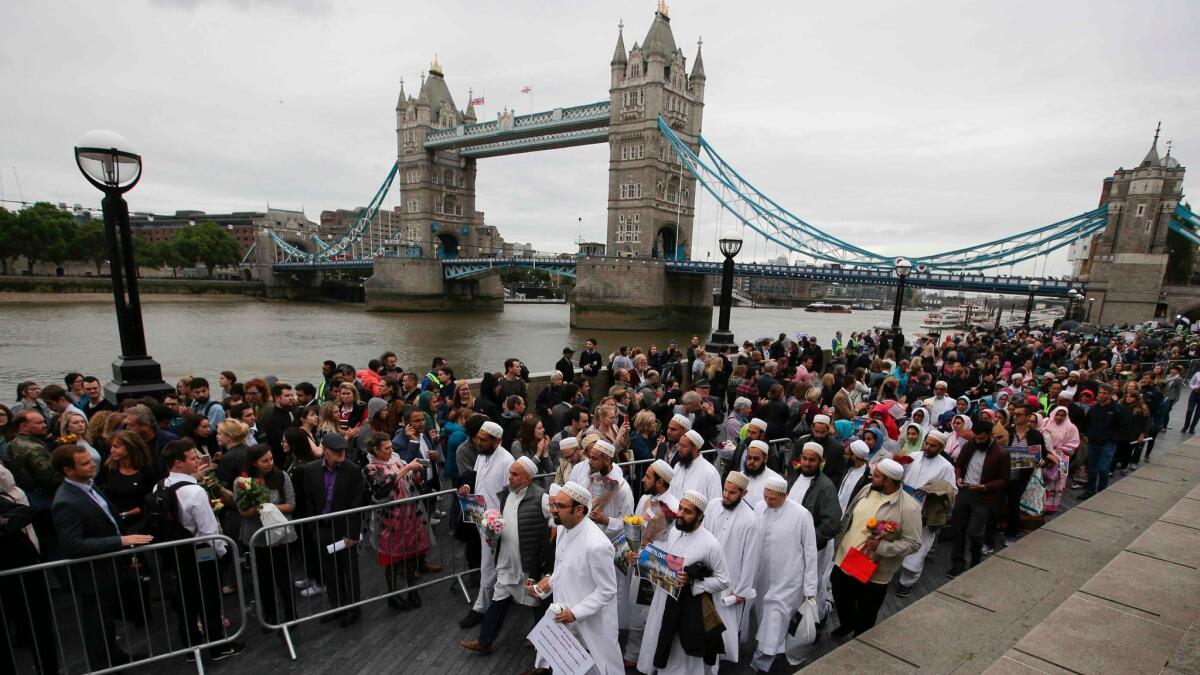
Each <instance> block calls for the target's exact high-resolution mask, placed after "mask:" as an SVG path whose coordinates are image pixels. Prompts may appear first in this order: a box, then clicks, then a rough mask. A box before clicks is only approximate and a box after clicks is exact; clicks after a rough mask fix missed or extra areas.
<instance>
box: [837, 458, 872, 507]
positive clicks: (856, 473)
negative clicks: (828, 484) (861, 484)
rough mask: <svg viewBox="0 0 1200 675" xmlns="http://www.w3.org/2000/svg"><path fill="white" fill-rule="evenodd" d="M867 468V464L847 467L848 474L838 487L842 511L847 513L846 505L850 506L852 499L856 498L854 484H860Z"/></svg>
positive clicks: (839, 503)
mask: <svg viewBox="0 0 1200 675" xmlns="http://www.w3.org/2000/svg"><path fill="white" fill-rule="evenodd" d="M866 470H867V465H866V464H863V465H862V466H860V467H857V468H855V467H853V466H852V467H850V468H848V469H846V475H845V476H844V477H842V484H841V486H840V487H838V505H839V506H841V507H842V513H845V512H846V507H847V506H850V500H851V499H853V498H854V486H855V485H858V479H859V478H862V475H863V472H864V471H866Z"/></svg>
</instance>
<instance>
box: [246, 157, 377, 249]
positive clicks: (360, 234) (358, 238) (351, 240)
mask: <svg viewBox="0 0 1200 675" xmlns="http://www.w3.org/2000/svg"><path fill="white" fill-rule="evenodd" d="M399 170H400V165H399V164H392V168H391V170H390V171H388V175H387V177H386V178H384V180H383V184H382V185H380V186H379V189H378V190H377V191H376V192H375V196H374V197H372V198H371V202H370V203H369V204H367V206H366V207H364V208H363V210H362V211H359V213H358V216H357V217H356V218H355V219H354V222H353V223H351V224H350V227H349V228H348V229H347V230H346V234H344V235H342V236H341V238H339V239H337V240H335V241H332V242H329V243H328V244H322V243H321V242H316V243H317V246H316V249H317V250H316V251H315V252H313V253H310V252H308V251H305V250H304V249H302V248H300V247H298V246H296V245H294V244H292V243H290V242H288V241H286V240H284V239H283V237H280V236H279V234H277V233H276V232H275V231H273V230H272V231H270V232H269V234H270V236H271V241H272V242H273V243H274V244H275V249H276V252H277V253H278V254H282V257H283V260H277V261H276V262H312V263H316V262H323V261H327V260H331V259H334V258H338V257H340V256H345V255H346V252H347V251H351V257H364V258H369V257H373V256H375V255H379V254H381V253H383V247H384V244H385V243H393V242H387V241H385V238H384V236H383V228H382V227H380V226H378V225H375V221H376V219H377V217H378V215H379V207H380V206H382V204H383V201H384V199H385V198H386V197H387V195H388V191H389V190H391V188H392V183H393V182H395V180H396V174H397V173H398V172H399Z"/></svg>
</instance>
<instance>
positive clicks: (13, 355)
mask: <svg viewBox="0 0 1200 675" xmlns="http://www.w3.org/2000/svg"><path fill="white" fill-rule="evenodd" d="M142 314H143V317H144V320H145V325H146V340H147V343H148V348H149V351H150V353H151V354H152V355H153V356H154V358H155V359H156V360H157V361H158V362H159V363H161V364H162V366H163V375H164V378H165V379H166V380H167V381H168V382H170V383H172V384H173V383H174V381H175V379H177V378H178V377H180V376H182V375H185V374H197V375H203V376H205V377H207V378H209V379H210V380H211V381H212V382H213V383H214V385H215V383H216V374H217V373H218V372H219V371H221V370H232V371H234V372H235V373H237V374H238V376H239V379H242V380H245V379H249V377H250V376H255V375H264V374H272V375H275V376H277V377H279V378H280V379H281V380H283V381H286V382H291V383H292V384H295V383H296V382H298V381H301V380H308V381H310V382H315V381H316V378H318V377H319V376H320V372H321V362H322V361H324V360H325V359H333V360H335V361H338V362H347V363H351V364H353V365H354V366H355V367H358V368H365V367H366V364H367V361H368V360H370V359H372V358H376V357H378V356H379V354H381V353H382V352H384V351H385V350H391V351H394V352H396V354H397V355H398V356H399V362H400V365H401V366H403V367H405V368H406V369H408V368H412V367H415V368H417V369H420V370H422V371H423V370H424V369H426V368H428V367H429V363H430V361H431V359H432V358H433V357H434V356H435V355H441V356H446V357H448V358H449V359H450V364H451V366H452V367H453V368H454V370H455V373H457V374H458V375H459V376H460V377H462V376H467V377H475V376H478V374H480V373H482V372H483V371H484V370H485V369H492V370H500V369H501V367H502V366H503V363H504V359H506V358H508V357H510V356H516V357H518V358H521V359H522V360H523V361H525V363H526V364H527V366H528V367H529V369H530V370H531V371H534V372H538V371H545V370H552V369H553V367H554V363H555V362H556V361H558V359H559V358H560V357H561V356H562V348H563V347H564V346H567V345H570V346H572V347H574V348H575V349H576V351H577V352H578V351H582V349H583V341H584V340H585V339H587V338H589V337H594V338H596V339H597V340H599V341H600V351H601V352H602V353H603V354H605V362H606V363H607V361H608V359H607V355H608V354H609V353H610V352H612V351H613V350H615V349H616V347H617V346H618V345H621V344H628V345H631V346H632V345H638V346H641V347H643V348H646V347H648V346H649V345H651V344H657V345H658V346H659V348H660V349H661V348H663V347H664V346H665V345H666V342H667V341H668V340H670V339H675V340H677V341H678V342H679V343H680V345H684V344H686V342H687V340H688V339H689V338H690V337H691V335H690V334H688V333H682V332H680V333H672V332H669V331H668V332H628V331H596V330H594V331H579V330H573V329H572V328H571V327H570V325H569V324H570V308H569V307H568V306H567V305H565V304H560V305H507V306H506V307H505V309H504V311H503V312H458V313H453V314H450V313H383V312H367V311H366V310H364V309H363V307H362V306H361V305H352V304H307V303H284V302H270V301H262V300H256V299H252V298H244V297H237V298H217V299H213V298H201V299H192V298H188V297H179V298H178V299H176V298H173V297H172V298H168V297H165V296H149V297H148V298H144V299H143V306H142ZM923 317H924V313H923V312H919V311H915V310H914V311H910V312H907V313H906V314H905V315H904V318H903V321H902V324H903V326H904V330H905V331H906V333H908V334H909V335H912V334H913V333H914V332H916V331H917V329H918V326H919V324H920V321H921V319H922V318H923ZM713 322H714V325H715V323H716V318H715V315H714V318H713ZM890 322H891V312H890V311H855V312H854V313H852V314H820V313H815V312H805V311H803V310H801V309H790V310H789V309H766V308H757V309H753V308H745V307H735V308H733V311H732V316H731V322H730V323H731V324H732V325H731V326H730V328H731V330H732V331H733V333H734V335H735V336H736V339H737V340H738V341H739V342H740V341H742V340H745V339H757V338H761V337H768V336H769V337H775V336H777V335H778V334H779V333H780V332H786V333H788V334H789V335H792V336H794V335H795V334H796V333H800V332H803V333H808V334H811V335H816V336H817V337H818V338H819V340H820V342H821V344H822V345H823V346H826V347H827V346H828V345H829V343H830V340H831V339H832V337H833V334H834V333H835V331H838V330H841V331H843V332H844V333H847V334H848V333H849V332H850V331H859V330H867V329H870V328H871V327H872V326H873V325H875V324H877V323H890ZM707 337H708V336H701V338H702V339H707ZM118 352H119V339H118V337H117V328H116V320H115V316H114V313H113V307H112V301H111V299H109V298H107V297H105V296H96V297H95V299H88V300H76V299H58V298H56V297H54V296H42V297H41V298H38V301H36V302H30V301H23V302H16V303H0V401H3V402H6V403H8V402H11V401H12V400H13V399H14V398H15V395H16V385H17V383H18V382H20V381H22V380H35V381H37V382H40V383H41V384H43V385H46V384H49V383H52V382H56V383H60V384H61V382H62V379H61V378H62V376H63V375H64V374H65V373H67V372H69V371H79V372H83V373H86V374H94V375H96V376H97V377H99V378H100V379H101V381H107V380H108V379H109V378H110V377H111V366H110V364H111V363H112V360H113V358H114V357H115V356H116V355H117V353H118Z"/></svg>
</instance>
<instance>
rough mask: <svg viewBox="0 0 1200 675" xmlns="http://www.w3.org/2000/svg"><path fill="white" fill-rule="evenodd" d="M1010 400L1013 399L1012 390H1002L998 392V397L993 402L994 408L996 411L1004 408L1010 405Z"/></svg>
mask: <svg viewBox="0 0 1200 675" xmlns="http://www.w3.org/2000/svg"><path fill="white" fill-rule="evenodd" d="M1010 398H1012V391H1011V390H1010V389H1001V390H1000V391H998V392H996V397H995V398H994V399H993V400H992V408H994V409H996V410H999V409H1001V408H1003V407H1004V404H1006V403H1008V399H1010Z"/></svg>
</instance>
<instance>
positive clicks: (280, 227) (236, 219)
mask: <svg viewBox="0 0 1200 675" xmlns="http://www.w3.org/2000/svg"><path fill="white" fill-rule="evenodd" d="M204 222H213V223H216V224H218V225H221V226H222V227H224V228H226V229H227V230H228V231H229V234H231V235H233V238H234V239H236V240H237V242H238V244H239V245H240V246H241V247H242V251H243V252H245V251H246V250H247V249H249V248H250V246H252V245H253V244H254V233H255V231H257V230H262V229H269V230H276V231H291V232H296V233H298V234H301V235H304V236H306V237H307V236H313V235H319V234H320V226H319V225H317V223H314V222H313V221H311V220H309V219H308V217H307V216H305V215H304V212H302V211H290V210H288V209H273V208H268V209H267V210H266V211H235V212H233V213H206V212H204V211H191V210H185V211H176V212H175V213H174V214H173V215H164V214H155V213H132V214H130V215H129V225H130V227H131V228H132V231H133V234H134V235H135V236H139V237H144V238H146V239H149V240H150V241H170V240H171V239H173V238H174V237H175V235H176V234H178V233H179V231H180V230H182V229H183V228H185V227H191V226H192V225H195V224H197V223H204Z"/></svg>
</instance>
